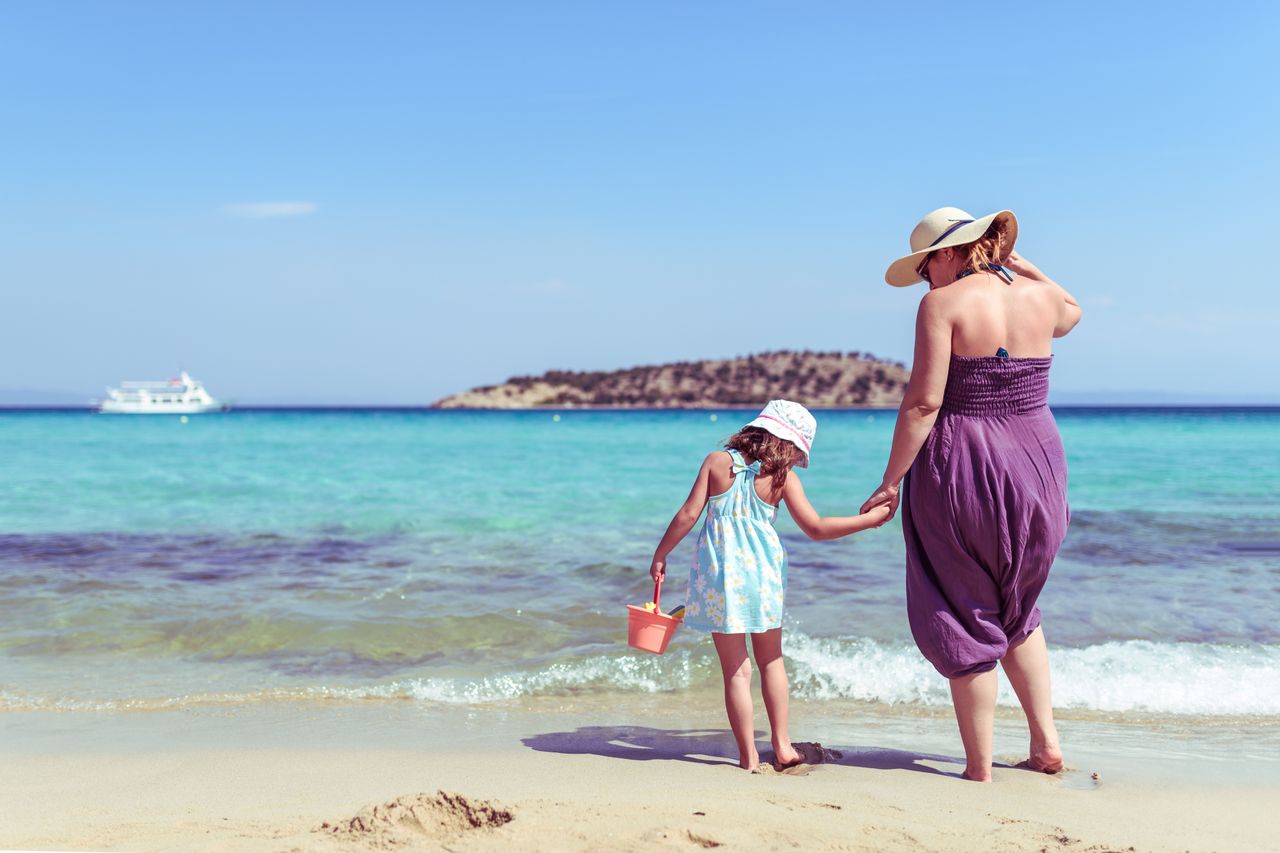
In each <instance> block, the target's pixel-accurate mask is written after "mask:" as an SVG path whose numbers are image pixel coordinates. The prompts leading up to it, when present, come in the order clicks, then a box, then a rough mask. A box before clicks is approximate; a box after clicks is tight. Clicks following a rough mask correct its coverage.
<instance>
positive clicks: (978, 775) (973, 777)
mask: <svg viewBox="0 0 1280 853" xmlns="http://www.w3.org/2000/svg"><path fill="white" fill-rule="evenodd" d="M960 778H961V779H967V780H969V781H970V782H990V781H991V770H990V768H988V769H986V770H970V769H969V768H968V767H966V768H965V769H964V772H963V773H961V774H960Z"/></svg>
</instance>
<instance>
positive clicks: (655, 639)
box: [627, 581, 680, 655]
mask: <svg viewBox="0 0 1280 853" xmlns="http://www.w3.org/2000/svg"><path fill="white" fill-rule="evenodd" d="M661 595H662V581H658V582H657V583H655V584H654V585H653V610H646V609H645V608H643V607H636V606H635V605H634V604H628V605H627V643H628V644H629V645H630V646H631V647H632V648H634V649H639V650H640V651H642V652H653V653H654V654H655V655H660V654H662V653H663V652H665V651H666V650H667V643H669V642H671V638H672V637H674V636H675V633H676V629H677V628H679V627H680V620H679V619H673V618H672V617H670V616H668V615H666V614H665V613H663V612H662V611H661V610H659V609H658V601H659V598H660V596H661Z"/></svg>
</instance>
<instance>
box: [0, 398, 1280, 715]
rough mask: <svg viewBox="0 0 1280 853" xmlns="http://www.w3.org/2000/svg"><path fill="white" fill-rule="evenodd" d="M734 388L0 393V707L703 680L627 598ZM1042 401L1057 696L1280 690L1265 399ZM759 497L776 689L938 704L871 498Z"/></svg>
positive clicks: (841, 464) (870, 427)
mask: <svg viewBox="0 0 1280 853" xmlns="http://www.w3.org/2000/svg"><path fill="white" fill-rule="evenodd" d="M751 414H753V413H750V412H735V411H721V412H717V413H715V418H714V419H713V418H712V417H711V415H710V413H708V412H586V411H564V412H560V413H558V414H555V413H552V412H545V411H539V412H511V413H503V412H437V411H422V410H380V411H379V410H364V411H359V410H354V411H353V410H343V411H339V410H334V411H316V410H312V411H233V412H230V413H224V414H218V415H206V416H201V417H193V418H191V419H190V420H189V422H187V423H182V422H181V421H180V420H179V419H177V418H174V417H156V416H147V417H128V416H116V417H112V416H101V415H94V414H89V413H84V412H15V411H10V412H5V413H2V414H0V443H2V446H3V471H4V473H3V476H2V477H0V486H2V488H0V708H7V709H10V710H20V709H46V708H48V709H53V708H61V709H68V710H86V711H91V710H97V709H119V708H164V707H184V706H194V705H207V704H218V703H242V702H259V701H262V702H289V701H294V700H298V699H308V700H309V699H317V698H321V699H330V700H333V701H357V700H359V701H388V700H396V701H412V702H418V703H422V704H424V705H429V704H432V703H446V704H449V705H458V704H476V705H491V704H493V703H502V702H507V701H510V700H513V699H515V700H519V699H524V698H528V697H538V696H549V697H557V696H569V697H571V696H581V695H584V694H593V695H594V694H600V693H606V692H617V693H626V694H643V693H650V692H663V691H681V690H688V689H697V690H703V689H713V688H714V687H715V685H716V680H717V678H718V676H717V674H716V673H717V670H716V668H715V666H714V660H713V656H712V652H711V648H710V641H709V640H708V639H707V638H706V637H705V636H703V635H698V634H696V633H695V632H693V631H691V630H688V629H685V630H682V631H681V632H680V634H679V635H678V636H677V637H676V639H675V641H674V642H673V644H672V647H671V649H670V650H669V651H668V653H667V654H666V655H664V656H662V657H655V656H650V655H644V654H640V653H633V652H632V651H631V650H630V649H629V648H628V647H627V645H626V636H625V627H626V615H625V609H624V607H623V605H624V604H626V603H639V602H641V601H643V600H644V599H645V598H646V597H647V596H648V595H649V593H650V591H651V585H650V584H649V583H648V576H647V568H648V560H649V557H650V555H651V553H652V550H653V547H654V545H655V543H656V542H657V540H658V538H659V536H660V535H661V533H662V531H663V530H664V529H665V526H666V524H667V522H668V521H669V519H670V517H671V514H672V513H673V512H674V511H675V509H676V508H677V507H678V506H679V504H680V502H681V501H682V500H683V498H684V496H685V494H686V493H687V490H688V487H689V485H690V483H691V481H692V478H693V475H694V473H695V472H696V470H697V467H698V464H699V462H700V460H701V459H702V457H703V456H704V455H705V454H706V453H707V452H708V451H709V450H711V449H714V448H715V447H716V446H717V444H718V442H719V441H720V440H721V439H723V438H724V437H725V436H726V435H727V434H729V433H730V432H732V431H733V429H734V428H735V427H736V426H738V425H739V424H740V423H742V422H745V420H747V419H749V417H750V415H751ZM1056 415H1057V418H1058V422H1059V426H1060V428H1061V430H1062V433H1063V438H1064V441H1065V444H1066V448H1067V456H1068V463H1069V466H1070V498H1071V504H1072V523H1071V530H1070V533H1069V535H1068V538H1067V542H1066V545H1065V546H1064V548H1063V551H1062V553H1061V555H1060V558H1059V560H1058V562H1057V564H1056V566H1055V567H1054V570H1053V573H1052V575H1051V577H1050V581H1049V584H1048V587H1047V588H1046V590H1045V592H1044V595H1043V597H1042V599H1041V607H1042V609H1043V611H1044V624H1045V630H1046V633H1047V636H1048V638H1049V641H1050V645H1051V650H1052V652H1051V653H1052V664H1053V669H1054V679H1055V681H1054V690H1055V704H1057V705H1058V706H1059V707H1061V708H1063V709H1072V710H1076V711H1079V712H1081V713H1098V714H1111V715H1115V714H1157V715H1164V714H1172V715H1184V714H1185V715H1196V716H1201V717H1203V716H1209V717H1217V716H1237V715H1266V716H1272V715H1277V714H1280V624H1278V620H1277V618H1276V617H1277V615H1278V614H1280V409H1239V410H1235V409H1188V410H1158V409H1133V410H1122V409H1070V408H1068V409H1060V410H1058V411H1057V412H1056ZM893 418H894V413H893V412H885V411H840V412H819V413H818V422H819V429H818V437H817V442H816V444H815V447H814V453H813V464H812V467H811V468H810V469H809V470H808V471H806V472H802V476H803V479H804V482H805V485H806V488H807V490H808V492H809V494H810V497H811V498H812V500H813V502H814V504H815V506H817V508H818V509H819V511H820V512H823V513H826V514H847V513H852V512H855V511H856V508H857V507H858V506H859V504H860V503H861V502H862V501H863V499H864V498H866V496H867V495H868V494H869V493H870V492H871V490H872V488H873V487H874V486H875V485H876V484H877V483H878V482H879V476H880V473H881V470H882V468H883V464H884V459H885V455H886V453H887V450H888V445H889V441H890V437H891V433H892V426H893ZM782 515H783V518H784V520H783V521H782V522H781V523H780V528H781V530H782V535H783V540H784V542H785V543H786V545H787V547H788V549H789V551H790V554H791V559H792V564H791V566H792V567H791V571H790V588H789V592H788V601H787V605H788V616H787V622H786V627H787V640H786V645H787V652H788V656H789V659H790V666H791V672H792V676H793V683H794V690H795V693H796V694H797V696H799V697H801V698H802V699H807V700H810V701H814V702H828V701H829V702H842V701H844V702H848V701H851V700H852V701H858V702H870V703H880V704H890V705H899V706H907V707H926V708H927V707H930V706H946V705H948V704H949V699H948V694H947V686H946V682H945V681H944V680H943V679H942V678H941V677H939V676H938V675H937V674H936V673H935V672H934V671H933V670H932V668H931V667H929V665H928V664H927V663H925V662H924V661H923V660H922V659H921V658H920V656H919V654H918V653H917V652H916V650H915V648H914V646H913V645H912V644H911V640H910V636H909V634H908V631H907V625H906V619H905V605H904V593H903V548H902V538H901V528H900V526H899V524H898V521H897V520H895V521H894V522H891V523H890V524H889V525H887V526H886V527H884V528H882V529H880V530H875V531H869V532H867V533H863V534H860V535H858V536H854V537H851V538H848V539H844V540H840V541H837V542H827V543H816V542H810V541H808V540H806V539H805V538H804V537H803V536H802V535H801V534H800V533H799V532H798V530H797V529H796V528H795V526H794V525H793V524H792V523H791V522H790V520H789V519H785V513H783V514H782ZM692 540H693V536H692V535H691V536H690V537H689V539H688V540H686V542H685V543H684V544H682V545H681V547H680V549H678V550H677V551H676V553H675V554H674V555H673V557H672V561H671V564H672V570H671V572H672V573H671V578H672V581H671V583H669V584H668V585H667V589H666V590H665V593H664V599H663V601H664V604H667V605H674V604H676V603H678V602H679V601H680V600H681V599H682V598H683V591H684V581H685V576H684V572H683V571H682V569H681V567H682V566H687V564H688V560H689V559H690V557H691V554H692V547H691V546H692ZM1002 702H1005V703H1009V704H1012V703H1013V699H1012V696H1011V695H1009V694H1008V693H1007V692H1006V693H1005V694H1003V695H1002Z"/></svg>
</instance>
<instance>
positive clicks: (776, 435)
mask: <svg viewBox="0 0 1280 853" xmlns="http://www.w3.org/2000/svg"><path fill="white" fill-rule="evenodd" d="M817 429H818V424H817V421H815V420H814V418H813V415H811V414H810V413H809V410H808V409H806V408H805V407H804V406H801V405H800V404H799V403H792V402H790V401H788V400H773V401H771V402H770V403H769V404H768V405H767V406H765V407H764V411H762V412H761V413H760V415H759V417H757V418H756V419H755V420H753V421H752V422H751V423H749V424H747V425H746V426H745V427H743V428H742V429H740V430H738V432H737V433H736V434H735V435H733V436H732V437H731V438H730V439H729V440H728V442H726V444H725V447H726V449H725V450H720V451H716V452H715V453H712V454H710V455H709V456H708V457H707V458H706V459H705V460H703V462H702V469H701V470H699V471H698V478H697V480H695V481H694V483H693V490H692V491H690V492H689V497H688V499H687V500H685V502H684V506H682V507H681V508H680V510H679V512H677V513H676V515H675V518H673V519H672V520H671V524H670V526H669V527H667V532H666V535H665V536H663V537H662V541H661V542H659V543H658V549H657V550H656V551H654V554H653V565H652V567H651V568H650V569H649V574H650V575H652V577H653V580H654V581H655V582H657V581H660V580H662V579H664V578H665V577H666V572H667V555H668V554H670V553H671V550H672V549H673V548H675V547H676V545H677V544H678V543H679V542H680V540H681V539H683V538H684V537H685V535H686V534H687V533H688V532H689V531H690V530H692V529H693V525H695V524H696V523H697V522H698V516H700V515H701V514H702V509H703V507H704V506H705V507H706V509H707V521H706V524H705V525H703V528H702V534H701V535H700V536H699V537H698V555H697V558H696V559H695V560H694V563H693V570H692V572H691V573H690V575H689V598H688V601H687V602H686V604H685V618H684V621H685V624H686V625H688V626H690V627H691V628H696V629H698V630H700V631H709V632H711V638H712V639H713V640H714V641H715V644H716V654H718V655H719V656H720V670H721V672H722V673H723V675H724V705H725V710H726V711H727V712H728V714H729V725H730V726H731V727H732V728H733V736H734V738H736V739H737V741H738V755H739V760H738V763H739V765H740V766H741V767H743V768H744V769H746V770H755V769H756V768H757V767H759V765H760V756H759V754H758V753H757V752H756V745H755V718H754V710H753V708H752V706H751V661H750V660H749V659H748V657H747V644H746V638H745V636H744V635H746V634H750V635H751V647H752V649H753V651H754V652H755V658H756V665H757V666H758V667H760V682H761V688H762V692H763V693H764V707H765V710H766V711H767V712H768V714H769V725H770V727H771V728H772V730H773V737H772V741H773V751H774V756H775V761H776V762H777V764H779V765H781V766H785V765H791V764H796V763H798V762H799V761H800V755H799V753H797V752H796V750H795V748H794V747H792V745H791V738H790V735H789V734H788V732H787V671H786V668H785V666H784V664H783V660H782V602H783V597H784V595H785V592H786V586H787V554H786V551H784V550H783V548H782V543H781V542H780V541H779V540H778V533H777V531H776V530H774V528H773V521H774V518H775V517H776V516H777V514H778V502H779V501H785V502H786V504H787V510H788V511H789V512H790V513H791V517H792V518H793V519H795V521H796V524H797V525H799V526H800V529H801V530H803V531H804V532H805V534H806V535H807V536H809V538H811V539H837V538H839V537H841V536H847V535H849V534H850V533H856V532H858V531H859V530H866V529H867V528H869V527H878V526H880V525H881V524H883V523H884V522H885V521H886V520H887V519H888V517H889V508H888V506H886V505H883V504H882V505H880V506H878V507H876V508H874V509H872V510H869V511H868V512H865V513H863V514H862V515H855V516H849V517H845V518H820V517H819V516H818V513H817V512H816V511H815V510H814V508H813V506H812V505H811V504H810V503H809V501H808V500H807V499H806V498H805V496H804V488H803V487H802V486H801V485H800V478H799V477H798V476H797V475H796V473H795V472H794V471H792V470H791V469H792V468H793V467H794V466H796V465H799V466H800V467H801V468H807V467H809V448H810V447H811V446H812V445H813V438H814V435H815V433H816V432H817Z"/></svg>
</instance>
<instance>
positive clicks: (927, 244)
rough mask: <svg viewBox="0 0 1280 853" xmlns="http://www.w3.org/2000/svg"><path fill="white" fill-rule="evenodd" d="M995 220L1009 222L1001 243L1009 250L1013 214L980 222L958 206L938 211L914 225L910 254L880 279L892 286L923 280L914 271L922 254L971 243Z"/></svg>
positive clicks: (1008, 212) (1014, 220)
mask: <svg viewBox="0 0 1280 853" xmlns="http://www.w3.org/2000/svg"><path fill="white" fill-rule="evenodd" d="M997 219H1004V220H1005V221H1006V222H1008V223H1009V224H1008V228H1009V230H1008V239H1007V241H1006V243H1005V251H1008V250H1010V249H1012V248H1013V244H1014V242H1016V241H1017V239H1018V218H1017V217H1016V216H1014V215H1013V211H1011V210H1001V211H999V212H997V213H992V214H991V215H989V216H984V217H982V218H981V219H974V218H973V216H972V215H970V214H968V213H965V212H964V211H963V210H961V209H960V208H958V207H940V208H938V209H937V210H935V211H933V212H932V213H930V214H928V215H927V216H925V218H924V219H921V220H920V223H919V224H918V225H916V227H915V230H913V231H912V232H911V254H909V255H907V256H906V257H905V258H898V260H896V261H894V262H893V263H892V264H890V265H889V269H888V271H886V272H885V274H884V280H885V281H887V282H888V283H889V284H892V285H893V286H894V287H906V286H907V285H909V284H915V283H916V282H918V281H924V279H922V278H921V277H920V273H918V272H916V268H917V267H918V266H920V262H921V261H923V260H924V256H925V255H927V254H929V253H930V252H936V251H938V250H939V249H946V248H948V247H950V246H963V245H964V244H965V243H972V242H973V241H974V240H977V239H979V238H980V237H981V236H982V235H983V234H985V233H987V228H989V227H990V226H991V223H992V222H995V221H996V220H997ZM1000 260H1004V258H1001V259H1000Z"/></svg>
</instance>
